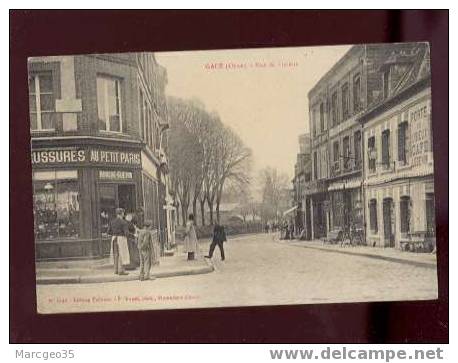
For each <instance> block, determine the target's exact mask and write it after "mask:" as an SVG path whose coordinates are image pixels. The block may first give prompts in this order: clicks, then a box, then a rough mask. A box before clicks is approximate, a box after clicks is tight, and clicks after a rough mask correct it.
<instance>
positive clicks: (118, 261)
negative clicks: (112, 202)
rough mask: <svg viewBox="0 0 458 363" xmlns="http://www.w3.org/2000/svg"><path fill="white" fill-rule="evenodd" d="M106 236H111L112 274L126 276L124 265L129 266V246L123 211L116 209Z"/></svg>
mask: <svg viewBox="0 0 458 363" xmlns="http://www.w3.org/2000/svg"><path fill="white" fill-rule="evenodd" d="M108 234H109V235H111V247H110V261H111V262H112V263H113V265H114V273H115V274H116V275H127V272H125V270H124V265H129V264H130V255H129V246H128V244H127V237H128V235H129V224H128V223H127V222H126V221H125V220H124V209H122V208H117V209H116V217H115V218H114V219H113V220H112V221H111V222H110V225H109V227H108Z"/></svg>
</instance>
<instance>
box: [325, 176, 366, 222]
mask: <svg viewBox="0 0 458 363" xmlns="http://www.w3.org/2000/svg"><path fill="white" fill-rule="evenodd" d="M329 197H330V203H331V227H330V229H332V230H337V229H341V230H350V228H353V229H355V228H356V229H358V230H359V229H363V227H364V225H363V224H364V222H363V208H362V201H361V181H360V180H359V179H353V180H350V181H344V182H333V183H331V184H330V185H329Z"/></svg>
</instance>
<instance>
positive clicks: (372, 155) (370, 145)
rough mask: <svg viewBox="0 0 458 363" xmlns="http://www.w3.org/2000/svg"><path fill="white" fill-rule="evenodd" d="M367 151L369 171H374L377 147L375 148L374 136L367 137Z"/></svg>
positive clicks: (375, 168)
mask: <svg viewBox="0 0 458 363" xmlns="http://www.w3.org/2000/svg"><path fill="white" fill-rule="evenodd" d="M367 151H368V160H369V171H370V172H371V173H375V171H376V170H377V149H376V148H375V136H372V137H369V139H367Z"/></svg>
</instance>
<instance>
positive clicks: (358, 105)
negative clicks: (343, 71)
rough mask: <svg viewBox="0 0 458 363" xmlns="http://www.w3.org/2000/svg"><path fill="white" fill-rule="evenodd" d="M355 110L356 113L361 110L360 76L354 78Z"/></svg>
mask: <svg viewBox="0 0 458 363" xmlns="http://www.w3.org/2000/svg"><path fill="white" fill-rule="evenodd" d="M353 109H354V111H355V112H358V111H360V110H361V77H360V75H359V74H357V75H356V76H354V78H353Z"/></svg>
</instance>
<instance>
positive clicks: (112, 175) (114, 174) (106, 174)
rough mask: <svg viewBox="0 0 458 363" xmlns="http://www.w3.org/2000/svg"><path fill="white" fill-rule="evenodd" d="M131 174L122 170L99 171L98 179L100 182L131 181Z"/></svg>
mask: <svg viewBox="0 0 458 363" xmlns="http://www.w3.org/2000/svg"><path fill="white" fill-rule="evenodd" d="M132 177H133V174H132V172H131V171H123V170H99V179H102V180H108V179H109V180H131V179H132Z"/></svg>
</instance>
